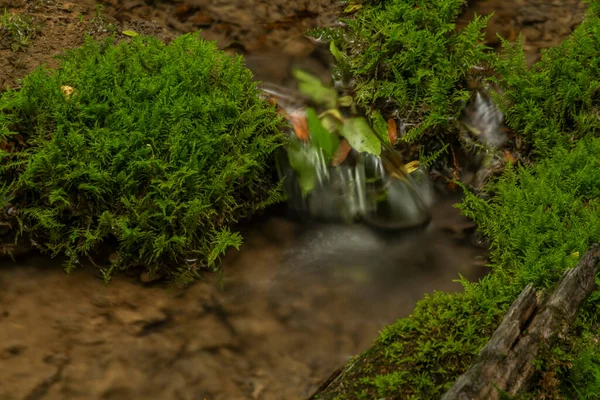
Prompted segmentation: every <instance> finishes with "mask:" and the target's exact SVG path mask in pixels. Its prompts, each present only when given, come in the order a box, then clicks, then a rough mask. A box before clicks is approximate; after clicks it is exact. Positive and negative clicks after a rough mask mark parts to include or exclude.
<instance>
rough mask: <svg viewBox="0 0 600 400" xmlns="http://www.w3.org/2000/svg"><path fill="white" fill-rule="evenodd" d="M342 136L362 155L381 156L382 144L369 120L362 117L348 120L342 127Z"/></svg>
mask: <svg viewBox="0 0 600 400" xmlns="http://www.w3.org/2000/svg"><path fill="white" fill-rule="evenodd" d="M342 136H344V137H345V138H346V139H347V140H348V143H350V146H351V147H352V148H353V149H354V150H356V151H358V152H360V153H362V152H365V153H370V154H373V155H376V156H379V155H380V154H381V142H380V141H379V139H378V138H377V135H376V134H375V132H373V129H371V126H370V125H369V123H368V122H367V120H366V119H364V118H362V117H360V118H350V119H347V120H346V122H344V125H343V126H342Z"/></svg>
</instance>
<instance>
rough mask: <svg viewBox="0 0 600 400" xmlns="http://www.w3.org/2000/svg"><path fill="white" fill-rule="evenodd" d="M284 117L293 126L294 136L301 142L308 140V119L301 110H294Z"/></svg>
mask: <svg viewBox="0 0 600 400" xmlns="http://www.w3.org/2000/svg"><path fill="white" fill-rule="evenodd" d="M286 119H287V120H288V121H289V122H290V124H292V126H293V127H294V133H295V134H296V137H297V138H298V139H300V140H302V141H303V142H308V140H309V138H310V133H309V131H308V119H306V113H305V112H304V111H303V110H296V111H293V112H291V113H289V114H287V115H286Z"/></svg>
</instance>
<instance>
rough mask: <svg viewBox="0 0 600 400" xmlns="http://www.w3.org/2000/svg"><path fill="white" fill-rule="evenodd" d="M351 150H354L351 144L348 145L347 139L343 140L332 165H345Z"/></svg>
mask: <svg viewBox="0 0 600 400" xmlns="http://www.w3.org/2000/svg"><path fill="white" fill-rule="evenodd" d="M350 150H352V147H350V143H348V141H347V140H346V138H342V140H341V141H340V145H339V146H338V148H337V150H336V151H335V154H334V155H333V159H332V160H331V165H332V166H334V167H337V166H338V165H340V164H341V163H343V162H344V160H345V159H346V157H348V154H350Z"/></svg>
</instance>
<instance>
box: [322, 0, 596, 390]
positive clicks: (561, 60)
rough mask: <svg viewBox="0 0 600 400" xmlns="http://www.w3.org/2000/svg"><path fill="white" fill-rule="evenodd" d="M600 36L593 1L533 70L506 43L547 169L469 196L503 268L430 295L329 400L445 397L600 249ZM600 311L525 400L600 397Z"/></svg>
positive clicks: (505, 177)
mask: <svg viewBox="0 0 600 400" xmlns="http://www.w3.org/2000/svg"><path fill="white" fill-rule="evenodd" d="M599 32H600V2H597V1H593V2H591V3H590V5H589V7H588V11H587V15H586V18H585V20H584V22H583V23H582V24H581V25H580V26H579V27H578V28H577V29H576V30H575V32H574V33H573V34H572V35H571V36H570V37H569V38H568V39H567V40H566V41H565V42H563V43H562V44H561V45H559V46H558V47H556V48H555V49H552V50H548V51H546V52H545V53H544V54H543V56H542V60H541V61H540V62H539V63H538V64H536V65H535V66H534V67H533V68H531V69H530V68H527V67H526V66H525V63H524V55H523V52H522V47H521V46H520V45H519V44H517V45H515V46H513V45H509V44H508V43H506V45H507V46H506V47H507V48H506V52H507V53H506V56H505V57H504V58H503V59H502V60H498V61H497V62H495V63H494V65H493V67H494V68H495V70H497V71H499V72H500V77H499V78H498V79H497V83H498V84H499V85H500V86H502V87H503V89H504V94H503V95H496V98H497V99H499V100H501V102H502V106H503V108H504V111H505V112H506V114H507V119H508V124H509V126H510V127H511V128H512V129H514V130H515V131H516V133H517V134H518V136H519V138H520V139H521V140H523V141H524V142H525V143H526V145H527V148H528V150H529V151H530V154H532V155H533V156H534V157H532V158H533V159H534V160H535V163H534V164H533V165H530V166H513V167H509V168H507V169H506V170H505V171H504V173H503V174H502V176H500V177H499V178H497V179H495V180H493V181H491V182H490V183H488V185H487V186H486V188H485V190H484V191H483V194H484V195H485V197H486V198H487V200H486V199H484V198H483V196H477V195H475V194H473V193H471V192H470V191H469V190H466V192H467V195H466V198H465V200H464V201H463V202H462V203H461V204H460V205H459V207H460V208H461V210H462V211H463V213H464V214H465V215H467V216H468V217H471V218H472V219H473V220H474V221H475V222H476V223H477V225H478V227H479V229H480V230H481V231H482V232H483V233H484V234H485V235H487V236H488V237H489V238H490V240H491V254H490V267H491V269H492V272H491V273H490V274H489V275H488V276H486V277H485V278H484V279H482V280H481V281H480V282H478V283H469V282H466V281H464V280H463V282H462V283H463V285H464V287H465V291H464V293H457V294H443V293H435V294H434V295H431V296H426V297H425V299H423V300H422V301H421V302H419V303H418V305H417V307H416V308H415V310H414V312H413V313H412V314H411V315H410V316H409V317H407V318H403V319H400V320H398V321H397V322H396V323H395V324H393V325H391V326H389V327H387V328H386V329H384V331H383V332H382V334H381V336H380V337H379V338H378V340H377V341H376V342H375V344H374V345H373V347H372V348H371V349H369V350H368V351H367V352H365V353H364V354H362V355H361V356H359V357H357V358H356V359H354V360H353V361H351V363H350V364H349V365H348V366H347V367H346V368H345V370H344V372H343V374H342V377H341V378H340V379H339V380H338V381H337V383H336V384H335V385H332V386H330V388H329V389H328V390H326V391H325V392H324V393H321V394H320V395H319V396H318V397H317V398H319V399H333V398H335V399H361V398H364V399H371V398H381V397H385V398H386V399H405V398H415V399H416V398H418V399H431V398H439V397H440V396H441V395H442V394H443V393H444V392H445V391H446V390H447V389H448V388H449V387H450V386H451V385H452V384H453V382H454V381H455V380H456V378H457V377H458V376H459V375H460V374H461V373H462V372H464V371H465V370H466V369H467V368H468V367H469V366H470V364H471V363H472V361H473V360H474V357H475V355H476V354H477V352H478V351H479V350H480V349H481V347H482V346H483V345H484V344H485V343H486V342H487V340H488V339H489V336H490V334H491V333H492V332H493V330H494V329H495V328H496V327H497V325H498V323H499V322H500V320H501V318H502V317H503V315H504V313H505V311H506V310H507V309H508V307H509V305H510V304H511V303H512V302H513V301H514V299H515V298H516V297H517V295H518V294H519V293H520V292H521V290H522V289H523V288H524V287H525V286H526V285H527V284H529V283H533V284H534V285H535V286H536V287H538V288H551V287H552V286H553V285H554V284H555V283H556V282H557V281H558V279H559V278H560V276H561V275H562V273H563V272H564V271H565V269H567V268H570V267H573V266H575V265H576V264H577V262H578V260H579V258H580V257H581V256H582V255H583V254H584V253H585V251H586V250H587V249H588V247H589V245H590V244H591V243H594V242H598V241H600V200H599V199H600V139H599V138H598V137H597V134H598V124H599V122H598V115H599V114H598V104H599V100H600V98H599V97H598V96H599V95H598V92H597V88H598V82H600V70H599V69H598V68H597V62H596V60H597V54H598V53H599V52H600V42H598V40H597V38H598V36H599ZM597 279H600V276H599V277H597ZM599 312H600V292H598V291H597V292H594V293H593V294H592V296H591V297H590V299H588V301H587V302H586V304H585V306H584V307H583V309H582V310H581V312H580V313H579V315H578V318H577V321H576V323H575V326H574V328H573V330H572V332H571V335H570V336H569V337H568V338H563V339H560V340H557V341H556V342H555V343H551V344H550V345H549V346H548V348H547V349H546V351H544V352H543V353H542V354H541V355H540V357H539V360H538V362H537V366H538V368H539V376H538V377H537V385H536V387H534V388H532V390H531V392H530V393H527V394H524V395H523V396H524V397H523V398H544V397H543V396H546V395H548V394H549V393H552V394H553V398H569V397H571V398H590V399H591V398H597V393H598V388H599V387H600V344H599V328H600V321H599V319H598V316H599V315H600V313H599Z"/></svg>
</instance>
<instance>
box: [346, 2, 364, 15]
mask: <svg viewBox="0 0 600 400" xmlns="http://www.w3.org/2000/svg"><path fill="white" fill-rule="evenodd" d="M362 6H363V5H362V4H361V3H350V4H348V6H347V7H346V8H344V13H346V14H349V13H352V12H355V11H358V10H360V9H361V8H362Z"/></svg>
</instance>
